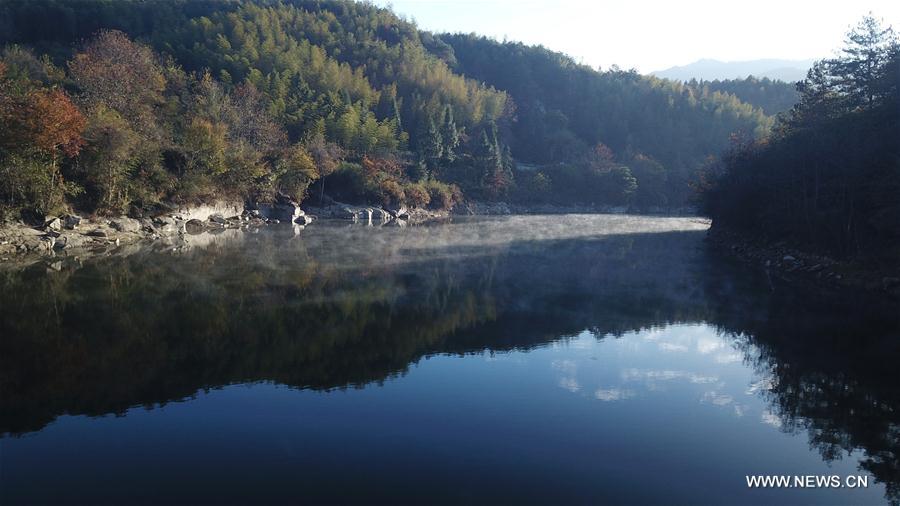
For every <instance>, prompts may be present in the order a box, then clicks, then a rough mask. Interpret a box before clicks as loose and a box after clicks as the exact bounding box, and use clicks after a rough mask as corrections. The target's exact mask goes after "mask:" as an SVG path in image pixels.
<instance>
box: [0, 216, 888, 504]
mask: <svg viewBox="0 0 900 506" xmlns="http://www.w3.org/2000/svg"><path fill="white" fill-rule="evenodd" d="M704 230H705V224H704V223H702V222H698V221H696V220H690V219H674V220H673V219H649V218H633V217H597V216H581V217H530V218H526V217H514V218H504V219H490V220H478V221H474V222H466V221H464V222H458V223H453V224H449V225H439V226H432V227H409V228H404V229H399V228H396V229H389V228H383V229H371V228H364V227H344V226H340V225H335V226H327V225H326V224H324V223H322V224H317V225H316V226H315V227H308V228H307V229H305V230H299V231H298V230H294V229H293V228H291V227H281V228H274V229H272V228H270V229H263V230H261V231H259V232H258V233H255V234H251V233H238V234H229V235H227V236H225V235H223V236H217V237H216V238H215V239H214V240H212V239H210V240H207V241H201V240H200V239H197V241H195V242H196V244H192V245H191V247H189V248H186V249H183V250H180V251H175V252H173V251H154V250H146V249H144V250H134V251H130V252H127V253H128V254H121V255H114V256H111V257H108V258H102V259H94V260H90V261H85V262H83V263H79V262H77V261H75V260H67V261H66V262H64V267H63V269H62V270H61V271H60V272H50V273H48V272H47V271H46V269H45V268H44V267H43V266H33V267H31V268H29V269H25V270H21V271H13V270H10V271H5V272H2V273H0V371H2V372H0V432H2V433H3V434H4V435H5V436H7V438H10V437H12V438H16V437H18V436H21V435H24V434H33V433H34V432H35V431H42V429H44V428H45V427H47V425H48V424H50V423H51V422H53V421H54V420H55V419H57V418H58V417H60V416H63V415H89V416H98V415H106V414H125V413H126V412H127V413H128V417H134V416H136V415H134V413H133V412H130V411H128V410H129V408H132V407H134V406H137V405H143V406H146V407H160V406H165V405H166V404H167V403H170V402H172V401H178V400H182V399H190V398H196V397H197V393H198V392H202V391H206V390H209V389H216V388H221V387H223V386H226V385H232V384H245V383H255V382H261V381H262V382H273V383H275V384H281V385H288V386H290V387H296V388H300V389H308V390H311V391H324V392H328V391H332V390H335V389H339V390H340V389H351V390H353V389H360V388H363V387H364V386H366V385H373V384H374V385H378V384H385V383H391V382H392V381H393V379H396V378H399V377H402V376H403V375H405V374H410V373H411V371H412V370H418V369H417V368H418V367H419V365H421V363H420V362H421V361H422V359H423V358H427V357H441V356H447V357H464V358H461V359H459V360H463V361H467V360H472V359H476V358H481V357H483V358H484V359H485V360H493V361H499V362H504V361H510V360H520V361H522V363H523V364H524V365H523V366H522V367H524V368H527V364H528V363H529V362H528V361H532V362H536V361H543V362H545V363H546V364H547V365H546V369H541V370H540V371H542V372H534V371H532V372H531V373H529V375H525V374H524V373H523V375H522V377H521V378H518V376H516V373H515V372H514V370H510V371H507V372H508V374H510V375H511V376H510V377H516V378H518V379H519V380H520V381H521V382H522V384H525V385H529V386H530V388H534V390H535V391H534V395H535V396H536V399H537V398H540V399H541V403H544V404H552V403H557V402H562V403H565V402H567V401H565V400H564V398H565V396H572V397H573V399H585V400H590V401H591V402H592V403H595V404H596V405H598V406H606V407H607V408H611V407H615V406H622V408H621V409H631V410H632V411H627V413H629V414H628V415H627V416H626V414H625V412H623V413H622V414H620V415H618V416H620V417H622V418H623V419H625V418H627V417H632V416H633V417H637V415H638V414H639V413H641V414H643V415H645V416H651V415H653V413H654V412H655V411H654V410H657V411H658V410H661V411H660V412H670V413H671V412H672V410H677V409H681V408H676V407H675V406H676V404H675V403H676V402H682V401H684V400H685V399H690V400H691V404H690V406H692V407H691V408H690V409H691V410H692V411H690V413H691V416H692V417H694V418H696V417H697V416H711V415H702V414H700V413H707V412H706V411H702V412H699V411H696V410H698V409H707V408H708V409H715V410H719V411H718V412H720V413H722V416H725V415H727V416H728V417H731V418H733V419H740V420H750V419H752V420H754V423H755V424H756V425H758V426H761V427H762V426H764V427H771V426H775V427H778V430H779V431H785V432H788V433H794V434H797V435H798V436H800V435H802V434H808V437H809V442H810V444H811V446H812V447H813V448H815V449H816V450H817V451H818V452H819V454H820V456H821V458H823V459H825V460H827V461H837V460H838V459H839V458H840V457H841V456H843V457H844V458H845V459H846V458H847V457H848V455H850V456H851V457H852V461H853V462H856V461H857V460H858V462H859V465H860V466H861V468H862V469H864V470H866V471H868V472H870V473H872V474H873V475H874V476H875V477H876V478H877V479H878V480H879V481H880V482H882V483H884V484H885V493H886V494H887V497H888V498H889V499H893V500H898V499H900V489H898V486H900V454H898V451H900V426H898V423H900V415H898V408H900V391H898V387H897V385H898V384H900V382H898V379H900V378H898V375H900V372H898V371H897V370H896V368H895V367H894V365H893V364H895V363H897V361H898V360H897V359H898V358H900V348H898V346H900V344H898V343H900V340H898V339H897V338H898V337H900V336H898V328H900V322H898V318H900V316H898V313H900V312H897V311H896V307H894V305H893V303H891V302H889V301H880V302H879V301H875V302H873V301H863V300H861V299H855V298H854V299H847V298H835V297H829V296H827V295H823V294H811V293H804V292H802V291H797V290H790V289H788V288H787V287H776V289H775V290H774V291H773V290H771V289H770V286H769V284H768V283H767V282H765V281H764V280H762V278H760V277H759V276H757V275H755V273H752V272H750V273H747V272H743V271H741V270H740V269H737V268H735V267H733V266H729V265H727V264H724V263H722V262H720V261H717V260H716V259H715V258H714V257H712V256H710V254H709V253H708V252H707V251H706V249H705V247H704V243H703V235H704ZM453 363H456V362H453ZM465 363H469V362H465ZM417 364H419V365H417ZM467 367H472V366H466V367H462V366H459V368H458V369H454V370H453V371H449V372H446V373H445V376H442V378H441V383H439V384H440V385H441V387H440V388H441V389H445V390H446V389H451V388H453V387H452V386H446V385H445V382H447V381H449V382H450V383H451V384H455V383H457V382H459V383H460V386H459V387H458V389H456V390H448V391H446V393H447V395H455V396H471V395H473V394H472V392H473V390H472V389H471V388H468V389H463V387H462V384H464V383H465V381H466V379H465V374H467V371H468V372H471V371H469V370H468V369H467ZM411 368H412V369H411ZM523 370H524V369H523ZM528 370H529V371H530V369H528ZM478 371H481V369H479V370H478ZM485 371H486V370H485ZM421 374H425V372H422V373H421ZM479 374H481V373H479ZM483 374H488V373H487V372H484V373H483ZM546 375H549V376H548V377H547V381H546V385H550V386H552V387H553V388H554V389H555V390H554V392H553V393H550V392H547V393H543V394H542V393H541V392H544V390H543V388H544V387H543V386H538V384H537V383H533V382H534V381H536V379H541V381H543V379H542V378H544V377H545V376H546ZM486 378H487V379H486V380H485V381H486V382H487V383H485V384H483V385H481V388H485V389H487V390H490V389H491V388H496V389H499V388H500V386H499V385H500V384H501V383H500V382H501V379H498V378H496V377H493V376H486ZM418 381H419V383H417V384H423V385H424V384H426V382H425V381H424V380H418ZM543 384H544V383H542V384H541V385H543ZM392 385H393V383H392ZM396 388H400V387H399V386H398V387H396ZM390 391H392V390H390V389H386V392H388V393H385V395H388V394H389V392H390ZM398 395H399V394H398ZM485 395H486V394H485ZM541 396H543V397H541ZM560 396H562V397H560ZM460 398H462V397H460ZM417 399H419V400H418V401H417V402H423V401H422V400H421V399H420V398H417ZM551 399H552V401H551ZM202 402H205V401H201V400H199V399H198V400H196V401H194V402H192V403H191V404H192V405H196V406H201V405H202ZM446 402H447V403H448V404H451V403H453V402H454V401H452V400H447V401H446ZM472 402H474V401H472ZM491 402H492V403H494V404H497V405H500V404H502V403H503V401H501V400H499V399H498V398H495V399H493V400H492V401H491ZM541 403H537V404H541ZM485 406H487V405H485ZM629 406H630V407H629ZM198 409H199V408H198ZM348 409H349V408H348ZM484 409H485V410H487V412H492V410H493V409H494V408H488V407H485V408H484ZM617 409H618V408H617ZM635 410H636V411H635ZM667 410H668V411H667ZM263 414H265V412H264V413H263ZM581 415H582V416H587V417H588V418H590V419H594V420H595V421H599V419H598V418H596V417H597V414H595V415H590V416H588V415H589V414H585V413H582V414H581ZM385 416H387V415H385ZM473 416H475V415H473ZM479 416H487V415H486V414H484V413H482V414H481V415H479ZM506 416H509V417H512V416H513V415H512V414H509V415H506ZM540 416H541V415H538V414H535V413H532V414H531V416H530V417H529V418H528V420H531V423H533V424H535V425H536V424H538V423H539V421H538V419H539V417H540ZM628 419H629V420H630V421H631V422H632V423H640V422H637V421H636V420H638V419H639V418H635V420H631V419H630V418H628ZM688 419H691V417H687V415H685V417H682V418H678V417H676V418H675V419H674V420H675V421H673V424H674V425H676V426H677V425H678V423H689V422H687V420H688ZM393 422H394V423H396V424H399V425H403V424H406V423H408V422H407V421H403V420H399V419H393ZM506 422H507V424H509V425H510V426H513V427H515V426H516V424H518V423H522V421H521V420H513V419H512V418H509V419H506ZM386 423H387V421H386ZM648 423H649V422H648ZM694 423H699V422H696V421H695V422H694ZM531 429H532V430H534V427H532V428H531ZM459 430H462V429H459ZM523 430H525V429H524V428H523ZM610 430H615V429H610ZM733 430H734V432H735V433H734V434H732V435H731V437H743V436H741V435H740V434H741V433H740V431H742V430H745V429H742V428H740V427H735V428H734V429H733ZM769 432H771V431H769ZM769 432H766V433H765V434H768V433H769ZM41 434H42V433H38V435H39V436H40V435H41ZM760 434H764V433H760ZM446 436H448V435H447V434H445V437H446ZM48 437H49V436H48ZM420 437H422V438H426V439H423V441H431V443H430V445H431V446H433V445H435V444H438V443H436V441H437V439H433V438H431V437H430V436H425V435H421V436H420ZM747 437H750V436H747ZM759 437H760V438H762V437H770V436H762V435H760V436H759ZM650 439H653V438H650ZM9 441H10V440H9V439H7V444H9ZM492 441H495V442H496V441H497V437H496V435H495V436H494V438H493V439H492ZM0 444H3V442H2V441H0ZM423 444H426V446H429V443H423ZM660 444H663V446H665V445H666V444H674V443H672V441H671V440H669V441H667V442H662V443H660ZM563 446H564V445H563ZM661 450H662V449H661V448H658V449H657V450H656V451H661ZM448 451H449V450H448ZM547 451H548V452H549V451H551V450H547ZM0 456H2V454H0ZM46 456H48V457H52V452H50V453H49V454H48V455H46ZM727 457H728V455H724V454H723V455H720V456H719V457H718V458H722V459H724V458H727ZM485 458H486V457H485ZM731 458H732V459H737V460H740V456H737V455H731ZM710 460H715V459H712V458H711V459H710ZM428 463H429V465H431V464H434V461H428ZM7 464H10V462H4V465H6V467H9V466H8V465H7ZM344 464H348V462H346V461H345V462H344ZM349 464H352V462H349ZM506 464H510V463H509V462H506ZM641 465H643V466H646V465H647V464H646V461H644V462H643V463H642V464H641ZM854 467H855V464H854V465H852V466H851V468H854ZM621 468H622V470H623V472H624V471H627V470H629V467H628V464H627V463H622V464H621ZM631 471H634V469H631ZM757 471H758V472H760V473H764V472H768V473H777V472H778V470H777V469H758V470H757ZM707 472H710V473H712V472H714V471H712V470H709V471H707ZM745 472H749V471H746V470H744V471H735V473H736V474H735V476H736V477H737V478H738V479H742V478H743V474H745ZM3 474H4V476H3V477H0V479H2V480H3V488H4V489H6V488H8V487H9V483H8V482H7V479H8V478H7V476H8V474H9V473H3ZM573 480H574V478H573ZM592 480H593V481H591V480H590V479H588V478H587V477H585V479H584V483H581V482H579V483H580V485H579V486H573V487H572V488H571V489H570V493H571V494H572V495H571V497H569V499H571V500H576V501H578V500H580V501H584V500H586V499H597V496H596V491H595V490H591V489H590V488H589V487H588V485H587V484H588V483H592V482H596V478H593V479H592ZM570 485H571V484H570ZM669 485H671V483H670V484H669ZM423 486H424V485H423ZM435 486H437V485H435ZM736 486H737V485H734V484H732V485H730V487H731V491H732V492H734V488H735V487H736ZM472 487H473V490H482V492H483V491H484V487H482V488H481V489H479V488H478V486H475V485H472ZM314 488H315V487H314ZM550 488H552V487H550ZM462 489H463V490H466V487H462ZM670 490H671V489H670ZM631 492H632V493H636V492H635V491H634V490H633V489H632V490H631ZM659 492H664V491H663V490H660V491H659ZM741 492H742V493H746V492H747V491H746V490H743V491H741ZM685 493H687V492H685ZM412 497H413V496H408V497H407V499H408V500H411V498H412ZM480 497H487V496H480ZM505 497H507V498H508V497H511V496H505ZM516 497H518V496H516ZM527 497H530V500H531V501H539V500H540V498H541V496H540V495H539V494H538V495H530V496H527V495H523V496H522V498H527ZM623 497H624V496H623ZM632 497H638V496H632ZM663 497H665V496H663ZM676 497H677V495H676ZM764 497H766V496H764V495H755V496H748V497H747V500H749V501H751V502H752V501H754V500H756V501H759V500H760V498H764ZM808 497H810V496H808ZM817 497H818V496H817ZM825 497H828V496H825ZM849 497H851V498H852V497H859V496H849ZM369 498H370V499H371V498H372V496H369ZM384 498H385V499H386V500H391V501H393V502H395V500H396V499H397V498H396V497H394V496H384ZM429 498H430V499H432V500H434V499H436V497H435V496H429ZM554 498H555V499H557V500H563V499H564V498H565V497H564V496H560V495H557V496H548V497H545V499H554ZM606 498H607V499H612V500H614V499H615V497H614V496H606ZM652 498H653V497H651V496H647V497H645V499H647V500H651V499H652ZM682 498H683V499H685V500H690V499H691V498H692V497H690V496H688V495H685V496H682ZM282 499H283V498H282ZM344 499H348V500H353V498H348V497H345V498H344ZM363 499H364V498H363ZM448 499H454V500H456V499H459V497H455V498H450V497H448ZM694 499H696V498H694ZM804 500H805V499H804ZM737 502H741V501H737Z"/></svg>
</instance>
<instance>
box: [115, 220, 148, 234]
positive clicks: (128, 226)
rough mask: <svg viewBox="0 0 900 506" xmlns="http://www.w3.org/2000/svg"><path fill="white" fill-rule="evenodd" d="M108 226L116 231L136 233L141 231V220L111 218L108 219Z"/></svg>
mask: <svg viewBox="0 0 900 506" xmlns="http://www.w3.org/2000/svg"><path fill="white" fill-rule="evenodd" d="M109 226H110V227H112V228H114V229H115V230H116V231H118V232H131V233H137V232H140V231H141V222H139V221H138V220H135V219H134V218H125V217H122V218H113V219H111V220H109Z"/></svg>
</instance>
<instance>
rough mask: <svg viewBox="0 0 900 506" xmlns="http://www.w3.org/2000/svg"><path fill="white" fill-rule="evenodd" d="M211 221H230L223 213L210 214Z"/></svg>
mask: <svg viewBox="0 0 900 506" xmlns="http://www.w3.org/2000/svg"><path fill="white" fill-rule="evenodd" d="M209 221H211V222H213V223H218V224H220V225H225V224H226V223H228V220H226V219H225V217H224V216H222V215H221V214H211V215H210V216H209Z"/></svg>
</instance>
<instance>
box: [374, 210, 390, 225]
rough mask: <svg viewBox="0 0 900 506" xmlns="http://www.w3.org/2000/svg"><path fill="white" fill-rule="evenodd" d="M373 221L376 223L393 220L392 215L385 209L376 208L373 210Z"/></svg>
mask: <svg viewBox="0 0 900 506" xmlns="http://www.w3.org/2000/svg"><path fill="white" fill-rule="evenodd" d="M372 219H373V220H375V221H381V222H385V221H388V220H390V219H391V213H389V212H387V211H385V210H384V209H379V208H375V209H372Z"/></svg>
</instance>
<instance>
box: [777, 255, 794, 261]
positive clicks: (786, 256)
mask: <svg viewBox="0 0 900 506" xmlns="http://www.w3.org/2000/svg"><path fill="white" fill-rule="evenodd" d="M781 260H782V261H783V262H796V261H797V259H796V258H794V257H793V256H791V255H785V256H784V257H783V258H782V259H781Z"/></svg>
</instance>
